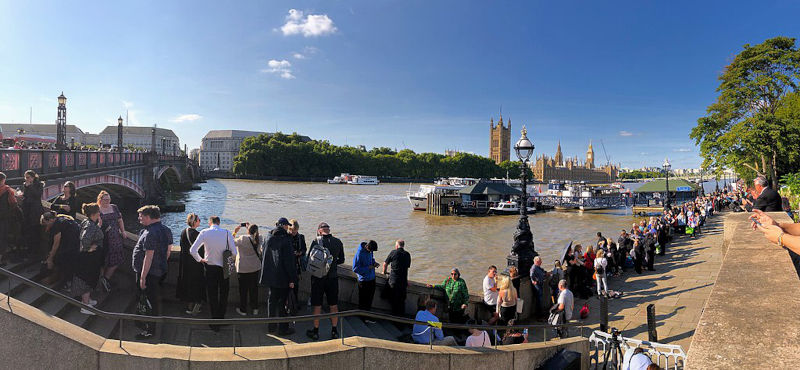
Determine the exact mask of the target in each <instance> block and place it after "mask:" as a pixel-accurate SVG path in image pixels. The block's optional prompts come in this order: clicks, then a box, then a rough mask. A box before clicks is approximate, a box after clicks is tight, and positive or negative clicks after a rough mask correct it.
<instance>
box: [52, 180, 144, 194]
mask: <svg viewBox="0 0 800 370" xmlns="http://www.w3.org/2000/svg"><path fill="white" fill-rule="evenodd" d="M72 182H73V183H75V188H76V189H77V190H78V194H79V195H80V194H81V193H82V192H81V189H87V188H96V189H97V192H99V191H100V190H101V189H106V190H108V189H112V190H114V191H115V192H116V193H117V194H119V195H122V194H124V195H126V196H133V197H135V198H139V199H141V198H144V197H145V193H144V189H142V187H141V186H139V185H138V184H137V183H135V182H133V181H131V180H129V179H126V178H124V177H121V176H117V175H96V176H89V177H83V178H79V179H75V180H72ZM63 185H64V183H63V182H59V183H56V184H52V185H48V186H47V187H45V188H44V191H43V192H42V199H44V200H51V199H54V198H55V197H57V196H59V195H61V194H63V193H64V191H63V189H62V187H63ZM87 190H88V189H87ZM83 193H85V191H84V192H83Z"/></svg>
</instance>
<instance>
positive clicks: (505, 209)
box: [489, 200, 536, 215]
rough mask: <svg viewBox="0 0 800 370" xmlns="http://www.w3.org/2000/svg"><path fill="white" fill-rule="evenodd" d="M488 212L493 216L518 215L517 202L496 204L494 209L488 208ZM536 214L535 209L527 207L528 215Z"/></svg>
mask: <svg viewBox="0 0 800 370" xmlns="http://www.w3.org/2000/svg"><path fill="white" fill-rule="evenodd" d="M489 212H490V213H492V214H495V215H518V214H519V206H518V205H517V202H512V201H510V200H508V201H505V202H500V203H497V205H496V206H494V207H489ZM534 212H536V207H530V206H529V207H528V214H531V213H534Z"/></svg>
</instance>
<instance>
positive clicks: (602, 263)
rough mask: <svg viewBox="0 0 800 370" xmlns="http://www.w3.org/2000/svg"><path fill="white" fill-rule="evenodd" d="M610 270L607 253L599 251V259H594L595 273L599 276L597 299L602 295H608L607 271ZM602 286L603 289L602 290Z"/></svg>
mask: <svg viewBox="0 0 800 370" xmlns="http://www.w3.org/2000/svg"><path fill="white" fill-rule="evenodd" d="M607 268H608V260H607V259H606V256H605V252H603V251H598V252H597V258H595V259H594V271H595V273H596V274H597V297H598V298H599V297H600V296H601V295H603V294H605V295H608V283H607V281H606V269H607ZM601 286H602V289H601Z"/></svg>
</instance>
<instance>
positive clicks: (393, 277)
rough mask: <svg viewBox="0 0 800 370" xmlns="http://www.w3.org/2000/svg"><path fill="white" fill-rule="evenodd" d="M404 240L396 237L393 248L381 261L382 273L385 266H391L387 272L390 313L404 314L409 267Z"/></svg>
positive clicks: (409, 260) (409, 258) (409, 259)
mask: <svg viewBox="0 0 800 370" xmlns="http://www.w3.org/2000/svg"><path fill="white" fill-rule="evenodd" d="M405 246H406V242H405V241H404V240H403V239H398V240H397V241H396V242H395V243H394V250H393V251H391V252H390V253H389V255H388V256H386V260H385V261H383V273H384V274H386V267H387V266H391V268H392V271H391V273H390V274H389V289H390V291H389V293H390V298H389V303H390V304H391V306H392V315H394V316H405V315H406V292H407V290H408V269H410V268H411V254H410V253H408V251H406V248H405Z"/></svg>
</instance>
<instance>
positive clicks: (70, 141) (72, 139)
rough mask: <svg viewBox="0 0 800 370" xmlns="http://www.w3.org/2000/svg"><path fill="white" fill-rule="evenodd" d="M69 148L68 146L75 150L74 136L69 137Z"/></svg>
mask: <svg viewBox="0 0 800 370" xmlns="http://www.w3.org/2000/svg"><path fill="white" fill-rule="evenodd" d="M69 148H70V150H75V138H74V137H70V138H69Z"/></svg>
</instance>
